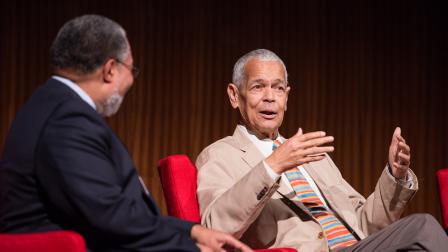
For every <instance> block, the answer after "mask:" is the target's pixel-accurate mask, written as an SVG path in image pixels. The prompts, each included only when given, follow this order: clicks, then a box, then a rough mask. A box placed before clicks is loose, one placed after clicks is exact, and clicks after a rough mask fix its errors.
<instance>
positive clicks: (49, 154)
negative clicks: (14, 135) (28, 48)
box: [36, 108, 198, 251]
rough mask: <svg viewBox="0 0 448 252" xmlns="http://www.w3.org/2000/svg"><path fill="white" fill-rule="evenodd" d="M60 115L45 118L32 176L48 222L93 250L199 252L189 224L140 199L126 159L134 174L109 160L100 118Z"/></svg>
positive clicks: (109, 145) (108, 145)
mask: <svg viewBox="0 0 448 252" xmlns="http://www.w3.org/2000/svg"><path fill="white" fill-rule="evenodd" d="M61 110H67V111H65V112H63V113H62V112H55V115H54V116H52V118H50V119H49V121H48V123H47V126H46V127H45V129H44V131H43V132H42V133H41V137H40V140H39V143H38V146H37V149H36V159H37V160H36V176H37V178H38V183H39V186H40V187H41V191H42V195H43V197H44V198H45V200H46V201H47V203H48V204H47V205H48V208H49V209H48V211H49V212H50V215H51V216H50V218H52V219H54V220H55V221H57V222H58V223H61V226H62V227H63V228H66V229H74V230H76V231H78V232H80V233H81V234H82V235H83V236H84V238H85V239H86V242H87V245H88V246H89V247H90V248H91V249H94V250H95V249H101V248H102V246H108V247H113V248H114V249H118V250H132V251H160V250H166V251H198V248H197V247H196V245H195V243H194V241H193V240H192V239H191V238H190V231H191V228H192V226H193V223H190V222H186V221H181V220H178V219H174V218H172V217H165V216H161V215H160V214H159V212H158V208H157V206H155V203H154V201H153V200H152V199H151V198H150V197H148V196H147V195H146V194H145V195H143V190H142V186H141V184H140V183H139V181H138V180H139V179H138V175H137V172H136V171H135V168H134V167H133V165H132V162H131V161H130V157H129V154H128V153H127V152H125V153H124V154H123V155H124V156H125V158H124V159H126V158H128V159H129V163H130V164H131V165H130V166H131V167H130V169H129V170H130V171H131V170H133V172H130V173H128V174H127V173H126V172H125V171H124V169H123V167H122V165H123V166H124V165H126V162H125V161H126V160H124V161H123V163H122V164H120V163H117V162H116V161H114V159H113V157H112V156H111V149H113V146H112V145H113V144H114V142H113V141H111V137H112V136H111V135H113V133H112V131H111V130H110V129H109V128H107V127H106V125H105V124H104V122H102V118H100V117H99V116H98V117H95V116H94V115H90V114H88V113H82V112H79V111H77V110H75V109H73V110H72V111H70V109H67V108H61V109H59V111H61ZM113 137H115V136H113ZM123 150H124V148H123ZM105 244H107V245H105Z"/></svg>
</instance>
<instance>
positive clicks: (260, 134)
mask: <svg viewBox="0 0 448 252" xmlns="http://www.w3.org/2000/svg"><path fill="white" fill-rule="evenodd" d="M240 124H241V125H243V126H244V127H246V129H247V131H248V132H249V133H250V134H252V135H255V136H256V137H257V138H258V139H260V140H262V139H266V138H268V139H271V140H275V139H277V136H278V129H277V130H275V131H274V132H261V131H259V130H257V129H255V128H253V127H250V126H249V125H248V124H246V123H244V122H240Z"/></svg>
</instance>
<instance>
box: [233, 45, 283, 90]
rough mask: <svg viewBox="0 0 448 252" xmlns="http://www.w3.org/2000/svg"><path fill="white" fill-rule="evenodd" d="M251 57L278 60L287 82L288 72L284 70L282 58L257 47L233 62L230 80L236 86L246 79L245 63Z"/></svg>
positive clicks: (262, 59) (239, 85)
mask: <svg viewBox="0 0 448 252" xmlns="http://www.w3.org/2000/svg"><path fill="white" fill-rule="evenodd" d="M251 59H257V60H261V61H278V62H280V63H281V64H282V66H283V69H284V70H285V81H286V83H288V72H287V71H286V66H285V64H284V63H283V61H282V59H280V57H278V56H277V54H275V53H274V52H272V51H269V50H267V49H257V50H253V51H250V52H248V53H246V54H245V55H244V56H243V57H241V58H239V59H238V61H237V62H236V63H235V66H234V67H233V76H232V82H233V84H235V85H236V86H237V87H238V88H241V87H243V85H244V83H245V82H246V81H247V80H246V79H247V75H246V71H245V68H246V64H247V62H249V60H251Z"/></svg>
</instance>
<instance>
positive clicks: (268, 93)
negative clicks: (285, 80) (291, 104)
mask: <svg viewBox="0 0 448 252" xmlns="http://www.w3.org/2000/svg"><path fill="white" fill-rule="evenodd" d="M263 94H264V96H263V100H264V101H267V102H274V101H275V95H274V90H273V89H272V87H266V88H265V89H264V93H263Z"/></svg>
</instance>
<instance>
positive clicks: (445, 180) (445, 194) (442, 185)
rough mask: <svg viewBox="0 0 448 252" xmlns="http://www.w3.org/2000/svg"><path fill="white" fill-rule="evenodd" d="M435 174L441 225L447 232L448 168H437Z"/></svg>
mask: <svg viewBox="0 0 448 252" xmlns="http://www.w3.org/2000/svg"><path fill="white" fill-rule="evenodd" d="M436 175H437V181H438V185H439V196H440V206H441V208H442V226H443V228H444V229H445V230H446V231H447V232H448V168H445V169H440V170H438V171H437V173H436Z"/></svg>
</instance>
